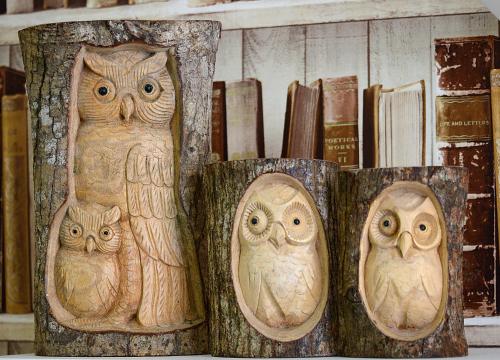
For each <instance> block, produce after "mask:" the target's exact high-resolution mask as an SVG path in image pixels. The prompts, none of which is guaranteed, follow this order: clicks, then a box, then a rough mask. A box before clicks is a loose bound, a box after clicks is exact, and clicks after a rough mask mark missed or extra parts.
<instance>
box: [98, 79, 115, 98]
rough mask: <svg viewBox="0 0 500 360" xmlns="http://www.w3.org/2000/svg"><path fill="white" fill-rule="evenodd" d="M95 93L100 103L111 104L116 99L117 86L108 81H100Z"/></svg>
mask: <svg viewBox="0 0 500 360" xmlns="http://www.w3.org/2000/svg"><path fill="white" fill-rule="evenodd" d="M94 93H95V97H96V98H97V100H99V101H100V102H104V103H106V102H110V101H111V100H113V99H114V98H115V93H116V91H115V85H114V84H113V83H112V82H111V81H109V80H107V79H100V80H99V81H98V82H97V84H96V86H95V87H94Z"/></svg>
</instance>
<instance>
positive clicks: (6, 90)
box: [0, 66, 26, 312]
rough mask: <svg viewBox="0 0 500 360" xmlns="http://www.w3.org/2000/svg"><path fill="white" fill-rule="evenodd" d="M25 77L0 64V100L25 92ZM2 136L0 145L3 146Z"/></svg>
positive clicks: (0, 286)
mask: <svg viewBox="0 0 500 360" xmlns="http://www.w3.org/2000/svg"><path fill="white" fill-rule="evenodd" d="M25 82H26V80H25V78H24V73H23V72H20V71H17V70H14V69H11V68H8V67H5V66H0V100H1V98H2V96H4V95H13V94H24V93H25V92H26V90H25ZM1 119H2V102H1V101H0V124H1V123H2V121H1ZM1 138H2V137H1V136H0V147H1ZM0 162H2V156H1V154H0ZM1 182H2V173H1V171H0V183H1ZM1 208H2V195H1V191H0V209H1ZM3 269H4V268H3V215H2V214H1V211H0V280H1V281H0V312H3V311H5V292H4V283H5V279H4V276H3V274H4V272H3Z"/></svg>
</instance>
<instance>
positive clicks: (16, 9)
mask: <svg viewBox="0 0 500 360" xmlns="http://www.w3.org/2000/svg"><path fill="white" fill-rule="evenodd" d="M6 4H7V6H6V13H7V14H19V13H29V12H33V9H34V7H33V0H7V1H6Z"/></svg>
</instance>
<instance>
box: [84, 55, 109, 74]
mask: <svg viewBox="0 0 500 360" xmlns="http://www.w3.org/2000/svg"><path fill="white" fill-rule="evenodd" d="M83 61H84V62H85V65H87V67H88V68H89V69H90V70H92V71H93V72H95V73H96V74H98V75H101V76H105V71H106V68H109V67H113V66H114V64H113V63H112V62H110V61H108V60H106V59H105V58H103V57H102V56H101V55H99V54H97V53H94V52H88V53H86V54H85V56H84V58H83Z"/></svg>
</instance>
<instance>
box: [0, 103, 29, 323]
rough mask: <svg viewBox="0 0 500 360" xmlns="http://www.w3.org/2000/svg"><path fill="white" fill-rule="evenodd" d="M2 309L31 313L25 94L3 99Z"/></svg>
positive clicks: (9, 311)
mask: <svg viewBox="0 0 500 360" xmlns="http://www.w3.org/2000/svg"><path fill="white" fill-rule="evenodd" d="M2 154H3V166H2V173H3V181H2V194H3V219H4V254H5V258H4V261H5V263H4V269H5V309H6V312H7V313H11V314H21V313H29V312H31V278H30V268H31V259H30V226H29V202H30V200H29V184H28V179H29V175H28V120H27V97H26V95H5V96H3V97H2Z"/></svg>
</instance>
